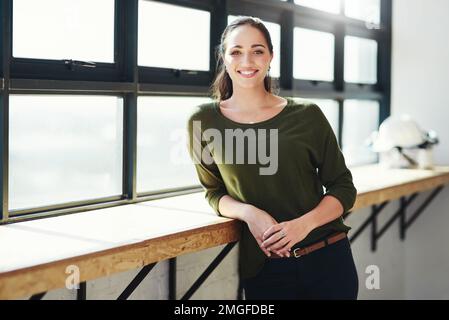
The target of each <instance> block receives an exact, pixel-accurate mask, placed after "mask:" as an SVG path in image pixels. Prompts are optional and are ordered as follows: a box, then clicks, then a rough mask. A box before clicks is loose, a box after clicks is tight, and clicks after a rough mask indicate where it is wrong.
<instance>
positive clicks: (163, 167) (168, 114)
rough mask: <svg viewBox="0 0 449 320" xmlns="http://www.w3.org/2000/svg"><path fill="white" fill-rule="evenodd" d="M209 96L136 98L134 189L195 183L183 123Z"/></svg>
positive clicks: (184, 123)
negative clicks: (135, 181) (135, 182)
mask: <svg viewBox="0 0 449 320" xmlns="http://www.w3.org/2000/svg"><path fill="white" fill-rule="evenodd" d="M207 101H209V99H205V98H192V97H139V99H138V110H137V114H138V116H137V119H138V123H137V130H138V131H137V191H138V192H149V191H155V190H162V189H170V188H176V187H178V188H179V187H185V186H188V185H194V184H195V181H196V179H197V178H196V172H195V168H194V166H193V164H192V161H191V160H190V157H189V155H188V152H187V148H186V143H187V140H186V139H187V137H186V136H185V134H186V123H187V119H188V116H189V115H190V114H191V113H192V111H193V109H194V108H195V107H196V106H198V105H200V104H201V103H205V102H207Z"/></svg>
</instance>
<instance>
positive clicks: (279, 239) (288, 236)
mask: <svg viewBox="0 0 449 320" xmlns="http://www.w3.org/2000/svg"><path fill="white" fill-rule="evenodd" d="M310 231H312V228H311V226H310V224H309V223H308V222H307V220H306V219H305V218H303V217H299V218H296V219H293V220H290V221H286V222H281V223H278V224H275V225H273V226H271V227H270V228H268V229H267V230H266V231H265V233H264V234H263V236H262V240H263V242H262V248H263V249H264V250H268V251H272V252H275V253H276V254H277V255H279V256H281V257H284V256H286V257H290V250H291V248H292V247H293V246H294V245H295V244H296V243H298V242H300V241H302V240H303V239H304V238H305V237H306V236H307V235H308V234H309V233H310Z"/></svg>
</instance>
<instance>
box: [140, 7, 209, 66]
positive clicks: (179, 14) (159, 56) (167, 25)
mask: <svg viewBox="0 0 449 320" xmlns="http://www.w3.org/2000/svg"><path fill="white" fill-rule="evenodd" d="M138 32H139V37H138V39H139V40H138V64H139V65H140V66H148V67H159V68H173V69H187V70H203V71H208V70H209V63H210V62H209V52H210V51H209V47H210V13H209V12H207V11H203V10H197V9H190V8H185V7H179V6H175V5H171V4H165V3H160V2H155V1H147V0H140V1H139V31H138Z"/></svg>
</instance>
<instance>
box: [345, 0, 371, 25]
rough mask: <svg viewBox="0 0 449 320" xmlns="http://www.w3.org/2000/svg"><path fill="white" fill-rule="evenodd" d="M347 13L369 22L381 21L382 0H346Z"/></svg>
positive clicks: (349, 15)
mask: <svg viewBox="0 0 449 320" xmlns="http://www.w3.org/2000/svg"><path fill="white" fill-rule="evenodd" d="M345 15H347V16H348V17H350V18H354V19H359V20H364V21H367V22H369V23H373V24H377V25H378V24H379V23H380V0H363V1H361V0H346V2H345Z"/></svg>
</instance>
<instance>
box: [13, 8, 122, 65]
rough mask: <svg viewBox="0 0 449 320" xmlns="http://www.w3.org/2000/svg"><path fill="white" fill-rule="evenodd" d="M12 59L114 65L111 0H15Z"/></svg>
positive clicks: (112, 9)
mask: <svg viewBox="0 0 449 320" xmlns="http://www.w3.org/2000/svg"><path fill="white" fill-rule="evenodd" d="M12 44H13V47H12V50H13V56H14V57H22V58H37V59H76V60H83V61H98V62H114V0H95V1H91V0H76V1H73V0H39V1H29V0H14V2H13V42H12Z"/></svg>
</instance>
